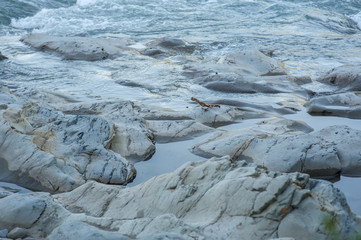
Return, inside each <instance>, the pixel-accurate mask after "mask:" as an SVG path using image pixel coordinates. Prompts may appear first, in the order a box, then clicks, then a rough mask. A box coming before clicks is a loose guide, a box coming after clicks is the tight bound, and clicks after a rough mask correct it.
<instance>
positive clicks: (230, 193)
mask: <svg viewBox="0 0 361 240" xmlns="http://www.w3.org/2000/svg"><path fill="white" fill-rule="evenodd" d="M8 200H12V201H8ZM19 200H22V201H23V202H24V203H25V202H26V203H31V204H23V205H21V206H20V207H18V208H17V209H18V210H19V211H18V212H20V213H23V212H26V210H27V209H29V208H31V206H39V208H37V209H39V211H34V212H33V213H32V215H30V216H29V217H27V218H25V219H24V221H25V220H26V223H24V224H25V225H26V227H25V225H24V224H22V225H21V226H20V224H19V225H17V224H16V223H13V222H12V221H11V216H13V215H14V214H16V212H15V211H12V209H11V208H9V206H10V205H12V203H11V202H18V201H19ZM0 201H1V203H2V204H1V205H0V206H1V207H2V208H4V209H8V210H7V211H4V213H3V212H2V218H1V219H0V229H7V230H8V231H9V234H8V236H9V237H10V236H12V237H19V236H22V237H33V238H39V237H40V236H42V237H47V238H48V239H72V238H74V236H76V237H77V239H89V238H92V239H102V238H106V239H129V238H131V239H134V238H136V239H194V238H196V239H230V240H232V239H237V240H238V239H255V240H257V239H271V238H295V239H320V240H323V239H328V238H329V232H328V231H327V228H326V227H325V221H324V219H325V217H327V216H332V217H333V219H334V221H335V223H336V224H337V226H339V227H340V231H339V236H338V237H339V238H341V239H347V238H349V237H350V236H351V235H353V234H355V233H357V231H359V230H360V227H361V219H360V218H359V217H357V216H355V215H353V214H352V213H351V212H350V209H349V207H348V205H347V203H346V200H345V198H344V196H343V194H342V193H340V192H339V191H338V190H337V189H335V188H334V187H333V186H332V184H331V183H328V182H325V181H321V180H312V179H310V178H309V176H308V175H306V174H300V173H290V174H285V173H275V172H270V171H267V170H265V169H263V168H260V167H257V166H255V165H252V164H251V165H250V164H247V163H246V162H244V161H241V162H234V163H232V162H231V161H230V159H229V158H227V157H225V158H220V159H210V160H206V161H202V162H189V163H186V164H185V165H183V166H182V167H180V168H179V169H177V170H176V171H175V172H173V173H169V174H165V175H161V176H158V177H154V178H152V179H150V180H149V181H147V182H145V183H143V184H140V185H138V186H135V187H132V188H127V187H120V186H112V185H104V184H101V183H97V182H93V181H90V182H87V183H86V184H84V185H82V186H80V187H79V188H77V189H75V190H73V191H71V192H68V193H63V194H58V195H54V196H50V195H49V194H44V193H29V194H24V195H21V194H13V195H10V196H7V197H4V198H2V199H0ZM22 210H23V211H22ZM40 210H41V211H40ZM39 212H40V214H39ZM35 213H36V214H35ZM35 217H37V219H36V221H35V222H34V221H33V219H34V218H35ZM5 219H10V220H5ZM29 225H30V226H29Z"/></svg>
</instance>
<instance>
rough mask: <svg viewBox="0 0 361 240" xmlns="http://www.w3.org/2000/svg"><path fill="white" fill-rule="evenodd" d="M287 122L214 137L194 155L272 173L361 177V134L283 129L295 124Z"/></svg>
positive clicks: (334, 128) (345, 129)
mask: <svg viewBox="0 0 361 240" xmlns="http://www.w3.org/2000/svg"><path fill="white" fill-rule="evenodd" d="M285 121H286V120H281V121H275V122H274V123H272V122H262V123H260V124H259V126H257V127H251V128H247V129H242V130H236V131H232V132H223V133H222V132H221V133H218V134H215V135H213V136H211V137H210V138H208V139H206V140H205V141H203V142H202V143H200V144H198V145H196V146H194V147H193V152H194V153H196V154H198V155H202V156H207V157H209V156H224V155H229V156H231V157H232V159H234V160H236V159H246V160H247V161H250V162H255V163H257V164H259V165H262V166H264V167H266V168H267V169H269V170H273V171H281V172H305V173H308V174H310V175H311V176H313V177H334V176H335V175H337V174H339V173H341V174H343V175H348V176H360V172H361V155H360V154H359V148H360V146H361V140H360V139H361V131H359V130H355V129H351V128H349V127H347V126H332V127H327V128H324V129H323V130H321V131H318V132H314V133H308V132H310V131H309V129H308V128H307V127H306V126H304V125H303V126H302V124H296V125H295V124H294V123H293V125H294V126H292V125H289V126H287V125H285V126H282V124H290V123H292V122H293V121H291V120H287V121H286V122H285ZM287 122H288V123H287ZM272 125H273V127H272ZM280 126H281V127H280ZM295 127H297V128H295Z"/></svg>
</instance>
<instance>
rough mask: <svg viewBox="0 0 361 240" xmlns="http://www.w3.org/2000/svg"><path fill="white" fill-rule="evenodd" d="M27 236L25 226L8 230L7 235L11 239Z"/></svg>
mask: <svg viewBox="0 0 361 240" xmlns="http://www.w3.org/2000/svg"><path fill="white" fill-rule="evenodd" d="M26 236H28V231H27V230H26V229H25V228H20V227H16V228H14V229H13V230H11V232H9V234H8V237H9V238H12V239H18V238H25V237H26Z"/></svg>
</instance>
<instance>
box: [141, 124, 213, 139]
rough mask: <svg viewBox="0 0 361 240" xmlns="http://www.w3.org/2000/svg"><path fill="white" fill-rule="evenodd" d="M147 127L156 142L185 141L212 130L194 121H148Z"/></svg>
mask: <svg viewBox="0 0 361 240" xmlns="http://www.w3.org/2000/svg"><path fill="white" fill-rule="evenodd" d="M147 127H148V128H149V129H150V130H151V131H153V133H154V135H155V139H156V141H157V142H170V141H177V140H178V141H179V140H185V139H189V138H191V137H192V136H196V135H197V134H201V133H204V132H207V131H211V130H212V128H210V127H207V126H205V125H203V124H201V123H198V122H196V121H194V120H163V121H162V120H159V121H151V120H148V121H147Z"/></svg>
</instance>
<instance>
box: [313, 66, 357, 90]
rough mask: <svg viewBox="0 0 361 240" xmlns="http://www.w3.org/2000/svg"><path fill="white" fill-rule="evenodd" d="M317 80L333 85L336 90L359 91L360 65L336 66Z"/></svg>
mask: <svg viewBox="0 0 361 240" xmlns="http://www.w3.org/2000/svg"><path fill="white" fill-rule="evenodd" d="M317 81H318V82H321V83H325V84H328V85H331V86H335V87H336V88H337V91H338V92H348V91H361V65H343V66H340V67H336V68H334V69H332V70H330V71H329V72H328V73H326V74H324V75H323V76H321V77H320V78H318V79H317Z"/></svg>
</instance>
